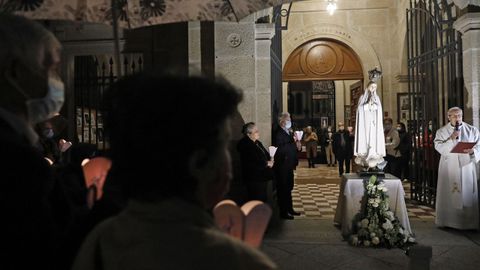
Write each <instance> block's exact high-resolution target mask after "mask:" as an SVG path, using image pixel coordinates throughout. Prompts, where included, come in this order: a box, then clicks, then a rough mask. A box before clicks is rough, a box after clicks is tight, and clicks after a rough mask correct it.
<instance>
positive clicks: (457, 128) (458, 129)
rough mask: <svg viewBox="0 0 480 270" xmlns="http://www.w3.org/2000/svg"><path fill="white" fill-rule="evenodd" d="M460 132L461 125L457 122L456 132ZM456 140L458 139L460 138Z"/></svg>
mask: <svg viewBox="0 0 480 270" xmlns="http://www.w3.org/2000/svg"><path fill="white" fill-rule="evenodd" d="M459 131H460V123H459V122H458V121H457V122H455V132H459ZM455 139H458V136H457V137H456V138H455Z"/></svg>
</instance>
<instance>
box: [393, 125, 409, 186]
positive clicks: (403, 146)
mask: <svg viewBox="0 0 480 270" xmlns="http://www.w3.org/2000/svg"><path fill="white" fill-rule="evenodd" d="M397 131H398V136H399V137H400V144H399V145H398V146H397V149H396V150H398V151H400V154H401V156H400V159H399V165H400V169H399V170H400V175H399V176H400V179H403V180H406V179H409V168H408V160H409V159H410V148H412V141H411V138H410V135H409V134H408V132H407V128H406V127H405V124H404V123H402V122H398V123H397Z"/></svg>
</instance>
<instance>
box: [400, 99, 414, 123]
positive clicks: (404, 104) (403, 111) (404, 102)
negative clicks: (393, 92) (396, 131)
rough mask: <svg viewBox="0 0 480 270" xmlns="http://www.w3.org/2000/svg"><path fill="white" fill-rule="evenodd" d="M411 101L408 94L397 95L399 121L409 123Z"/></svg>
mask: <svg viewBox="0 0 480 270" xmlns="http://www.w3.org/2000/svg"><path fill="white" fill-rule="evenodd" d="M410 106H411V104H410V99H409V97H408V93H398V94H397V121H398V122H403V123H407V120H408V118H409V112H410Z"/></svg>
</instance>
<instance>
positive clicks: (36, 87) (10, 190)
mask: <svg viewBox="0 0 480 270" xmlns="http://www.w3.org/2000/svg"><path fill="white" fill-rule="evenodd" d="M0 40H1V42H0V149H1V150H0V151H1V155H0V172H1V176H0V179H1V180H2V185H1V187H0V212H1V213H2V222H1V225H0V231H1V232H2V243H1V245H2V250H3V251H4V252H2V255H1V257H0V269H39V268H45V269H54V268H55V267H54V266H53V264H54V263H56V262H57V261H58V260H61V258H58V257H57V256H55V253H54V250H55V249H56V248H58V244H59V239H60V238H61V234H60V233H59V232H60V231H61V229H62V228H63V225H64V224H63V223H61V222H63V220H62V221H60V219H63V218H64V214H66V213H63V214H58V212H57V211H56V210H57V209H58V208H57V207H64V206H65V203H64V202H63V201H61V198H60V197H57V196H56V195H57V194H59V193H58V192H57V191H58V190H57V188H58V186H56V185H55V181H54V177H53V172H52V170H51V167H50V166H49V164H48V163H47V161H46V160H45V159H44V158H43V157H42V156H41V155H40V153H39V152H38V151H37V149H36V148H35V147H34V145H35V144H36V143H37V140H38V136H37V135H36V134H35V132H34V130H33V124H35V123H38V122H40V121H44V120H47V119H48V118H49V117H52V116H53V115H54V114H56V113H58V111H59V110H60V108H61V106H62V105H63V96H64V90H63V83H62V82H61V81H60V80H59V76H58V74H57V72H56V71H57V67H58V65H59V62H60V43H59V42H58V40H57V39H56V38H55V37H54V35H53V34H52V33H51V32H49V31H47V30H46V29H45V28H44V27H43V26H41V25H40V24H38V23H36V22H33V21H30V20H27V19H25V18H23V17H19V16H13V15H6V14H0ZM57 199H58V200H57ZM57 218H59V219H57ZM17 258H23V259H20V260H19V259H17Z"/></svg>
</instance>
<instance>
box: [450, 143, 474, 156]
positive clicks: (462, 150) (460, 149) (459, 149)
mask: <svg viewBox="0 0 480 270" xmlns="http://www.w3.org/2000/svg"><path fill="white" fill-rule="evenodd" d="M476 144H477V143H476V142H458V143H457V144H456V145H455V147H453V148H452V150H451V151H450V153H456V154H468V151H470V149H472V148H473V147H474V146H475V145H476Z"/></svg>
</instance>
